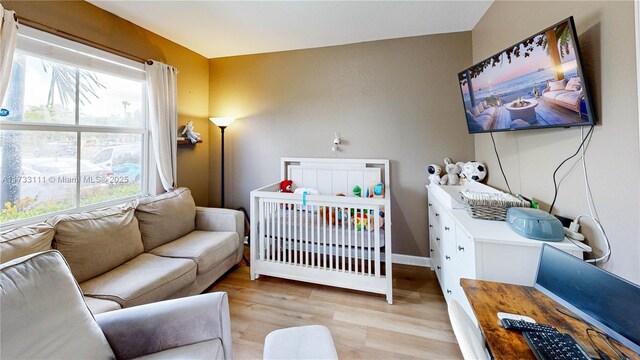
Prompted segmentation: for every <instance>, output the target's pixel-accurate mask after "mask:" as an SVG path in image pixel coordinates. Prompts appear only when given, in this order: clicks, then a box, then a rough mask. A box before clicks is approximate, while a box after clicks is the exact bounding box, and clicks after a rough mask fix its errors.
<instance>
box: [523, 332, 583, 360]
mask: <svg viewBox="0 0 640 360" xmlns="http://www.w3.org/2000/svg"><path fill="white" fill-rule="evenodd" d="M522 335H523V336H524V339H525V340H526V341H527V344H529V347H530V348H531V351H533V354H534V355H535V356H536V359H538V360H564V359H584V360H591V358H590V357H589V356H588V355H587V353H585V352H584V350H582V348H581V347H580V345H578V343H576V341H575V340H573V338H572V337H571V335H569V334H562V333H559V332H557V333H553V332H529V331H523V332H522Z"/></svg>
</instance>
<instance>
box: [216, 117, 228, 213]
mask: <svg viewBox="0 0 640 360" xmlns="http://www.w3.org/2000/svg"><path fill="white" fill-rule="evenodd" d="M218 127H219V128H220V132H221V133H222V140H221V144H222V152H221V159H220V163H221V167H222V178H221V179H220V204H221V206H220V207H222V208H224V129H226V128H227V127H226V126H218Z"/></svg>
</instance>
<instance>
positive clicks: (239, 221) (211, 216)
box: [196, 206, 244, 261]
mask: <svg viewBox="0 0 640 360" xmlns="http://www.w3.org/2000/svg"><path fill="white" fill-rule="evenodd" d="M196 230H203V231H235V232H237V233H238V241H239V244H238V252H237V259H236V261H240V260H242V255H243V253H244V214H243V213H242V211H238V210H231V209H221V208H209V207H201V206H197V207H196Z"/></svg>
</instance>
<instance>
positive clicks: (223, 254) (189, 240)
mask: <svg viewBox="0 0 640 360" xmlns="http://www.w3.org/2000/svg"><path fill="white" fill-rule="evenodd" d="M239 245H240V239H238V233H237V232H234V231H200V230H194V231H192V232H190V233H189V234H187V235H185V236H183V237H181V238H179V239H177V240H175V241H172V242H170V243H168V244H164V245H162V246H158V247H157V248H155V249H153V250H151V253H152V254H154V255H159V256H166V257H172V258H187V259H191V260H193V261H195V262H196V264H197V265H198V274H200V273H203V272H205V271H207V270H209V269H212V268H213V267H214V266H216V265H218V264H219V263H220V262H222V261H223V260H224V259H226V258H227V257H229V256H231V255H232V254H235V253H236V251H238V246H239Z"/></svg>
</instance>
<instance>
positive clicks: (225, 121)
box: [209, 117, 235, 208]
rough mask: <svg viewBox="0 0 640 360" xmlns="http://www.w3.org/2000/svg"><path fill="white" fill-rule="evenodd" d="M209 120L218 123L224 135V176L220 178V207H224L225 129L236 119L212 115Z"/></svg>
mask: <svg viewBox="0 0 640 360" xmlns="http://www.w3.org/2000/svg"><path fill="white" fill-rule="evenodd" d="M209 120H211V121H212V122H213V123H214V124H216V126H217V127H219V128H220V132H221V134H222V137H221V147H222V149H221V150H222V151H221V157H220V160H221V161H220V163H221V170H222V171H221V172H222V174H221V175H222V176H221V178H220V207H223V208H224V129H226V128H227V126H229V125H231V123H232V122H233V121H234V120H235V118H225V117H211V118H209Z"/></svg>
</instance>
